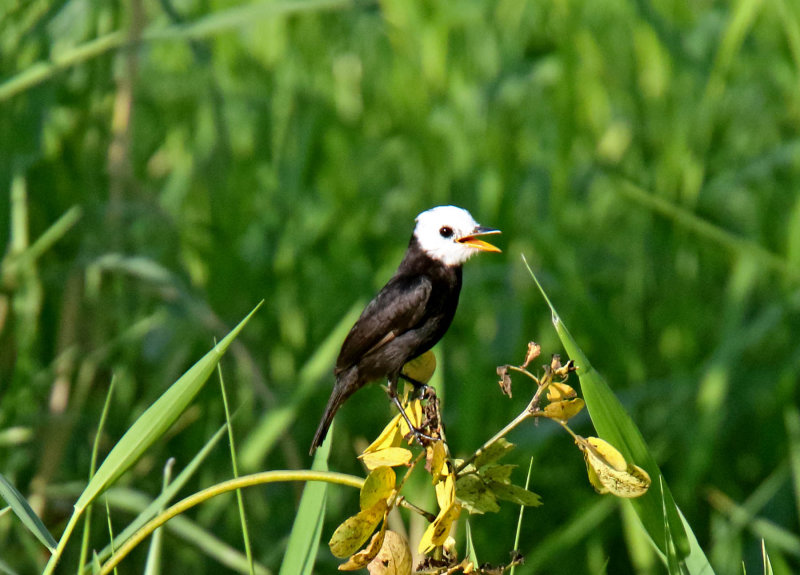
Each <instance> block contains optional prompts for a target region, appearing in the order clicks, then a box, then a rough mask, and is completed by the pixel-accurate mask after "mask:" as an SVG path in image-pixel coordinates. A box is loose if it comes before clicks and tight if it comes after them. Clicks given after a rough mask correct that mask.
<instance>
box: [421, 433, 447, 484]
mask: <svg viewBox="0 0 800 575" xmlns="http://www.w3.org/2000/svg"><path fill="white" fill-rule="evenodd" d="M425 457H426V463H425V468H426V469H427V470H428V472H429V473H430V474H431V477H432V479H433V484H434V485H436V483H437V482H438V481H439V480H440V479H441V476H442V474H444V473H447V467H446V466H445V463H446V462H447V450H446V449H445V446H444V441H441V440H440V441H434V442H433V443H432V444H430V445H428V447H426V448H425Z"/></svg>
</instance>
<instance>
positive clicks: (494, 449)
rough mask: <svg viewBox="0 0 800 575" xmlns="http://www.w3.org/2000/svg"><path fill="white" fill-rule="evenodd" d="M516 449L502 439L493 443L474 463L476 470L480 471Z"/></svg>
mask: <svg viewBox="0 0 800 575" xmlns="http://www.w3.org/2000/svg"><path fill="white" fill-rule="evenodd" d="M512 449H514V444H513V443H511V442H510V441H507V440H506V439H505V438H503V437H501V438H500V439H498V440H497V441H495V442H494V443H492V444H491V445H490V446H489V447H487V448H486V449H485V450H483V451H481V452H480V453H479V454H478V456H477V457H476V458H475V461H473V462H472V465H474V466H475V468H476V469H480V468H481V467H483V466H484V465H489V464H490V463H494V462H495V461H498V460H499V459H501V458H502V457H504V456H505V455H506V454H507V453H508V452H509V451H511V450H512Z"/></svg>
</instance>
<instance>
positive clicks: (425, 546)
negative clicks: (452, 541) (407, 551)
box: [418, 503, 461, 554]
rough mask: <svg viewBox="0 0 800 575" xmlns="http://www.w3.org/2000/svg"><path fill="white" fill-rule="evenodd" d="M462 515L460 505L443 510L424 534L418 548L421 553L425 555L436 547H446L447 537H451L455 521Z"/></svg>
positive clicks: (453, 505)
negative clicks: (451, 529)
mask: <svg viewBox="0 0 800 575" xmlns="http://www.w3.org/2000/svg"><path fill="white" fill-rule="evenodd" d="M460 514H461V506H460V505H459V504H458V503H453V504H452V505H450V506H449V507H447V508H446V509H442V510H441V511H440V512H439V515H437V516H436V519H434V521H433V523H431V524H430V525H428V528H427V529H426V530H425V533H423V534H422V539H420V542H419V547H418V550H419V552H420V553H423V554H425V553H430V552H431V551H433V549H434V548H435V547H439V546H441V545H444V542H445V541H446V540H447V536H448V535H450V528H451V527H452V526H453V521H455V520H456V519H458V516H459V515H460Z"/></svg>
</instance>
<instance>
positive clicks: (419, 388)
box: [399, 372, 429, 399]
mask: <svg viewBox="0 0 800 575" xmlns="http://www.w3.org/2000/svg"><path fill="white" fill-rule="evenodd" d="M399 375H400V378H401V379H404V380H405V381H407V382H408V383H410V384H411V385H413V386H414V391H415V392H416V393H417V398H418V399H424V397H425V394H426V393H427V392H428V389H429V386H428V384H427V383H422V382H421V381H417V380H416V379H414V378H413V377H410V376H408V375H406V374H405V373H402V372H400V374H399Z"/></svg>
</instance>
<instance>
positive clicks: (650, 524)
mask: <svg viewBox="0 0 800 575" xmlns="http://www.w3.org/2000/svg"><path fill="white" fill-rule="evenodd" d="M522 260H523V262H525V267H526V268H528V272H529V273H530V274H531V278H533V281H534V282H535V283H536V286H537V287H538V288H539V291H541V293H542V296H543V297H544V299H545V301H546V302H547V305H548V306H549V307H550V313H551V315H552V320H553V325H554V326H555V328H556V332H557V333H558V337H559V338H560V340H561V343H562V345H563V346H564V349H565V350H566V351H567V354H568V355H569V357H570V358H571V359H572V360H574V361H575V364H576V365H577V366H579V371H578V374H579V377H580V382H581V390H582V391H583V398H584V400H585V401H586V407H587V409H588V411H589V416H590V417H591V419H592V423H593V424H594V426H595V429H596V430H597V433H598V435H599V436H600V437H602V438H603V439H605V440H607V441H608V442H609V443H611V444H612V445H614V447H616V448H617V449H618V450H619V451H620V452H621V453H622V454H623V455H624V456H625V458H626V459H627V460H628V461H632V462H634V463H636V464H637V465H639V466H641V467H643V468H644V469H645V470H646V471H647V472H648V473H649V474H650V477H651V478H652V479H653V485H659V484H661V485H663V502H662V494H661V493H659V492H658V489H650V490H649V491H648V492H647V493H646V494H644V495H643V496H641V497H638V498H636V499H633V500H630V504H631V505H632V506H633V508H634V510H635V511H636V514H637V516H638V517H639V520H640V521H641V522H642V525H643V526H644V528H645V530H646V531H647V533H648V535H649V536H650V538H651V539H652V541H653V543H655V545H656V547H658V549H659V551H661V553H662V554H663V556H665V557H667V556H668V545H669V541H668V540H667V538H665V537H664V528H665V525H666V526H667V527H668V529H669V539H671V541H672V544H674V546H675V552H676V554H677V556H678V557H679V558H680V559H681V560H682V561H683V562H684V565H685V566H686V567H687V569H688V570H689V573H692V574H695V573H713V570H712V568H711V565H710V564H709V563H708V559H707V558H706V556H705V554H704V553H703V551H702V549H700V547H699V545H698V544H697V540H696V538H695V537H694V534H693V533H691V528H690V527H689V525H688V524H687V523H686V521H685V520H684V519H683V517H682V515H681V514H680V511H679V510H678V507H677V505H676V504H675V500H674V499H673V498H672V493H671V492H670V490H669V487H668V486H667V483H666V480H665V479H664V477H663V475H662V474H661V470H660V469H659V467H658V464H657V463H656V461H655V458H654V457H653V456H652V454H651V453H650V450H649V449H648V447H647V444H646V443H645V441H644V438H643V437H642V434H641V432H640V431H639V428H638V427H636V424H635V423H634V422H633V420H632V419H631V417H630V416H629V415H628V414H627V412H626V411H625V409H624V408H623V407H622V404H621V403H620V402H619V400H618V399H617V398H616V396H615V395H614V393H613V392H612V391H611V389H610V388H609V387H608V384H607V383H606V382H605V380H604V379H603V377H602V376H601V375H600V374H599V373H598V372H597V371H596V370H595V369H594V368H593V367H592V364H591V363H589V360H588V359H587V357H586V356H585V355H584V353H583V351H582V350H581V348H580V347H578V344H577V343H576V342H575V340H574V339H573V338H572V335H570V333H569V331H568V330H567V327H566V326H565V325H564V323H563V322H562V321H561V318H560V317H559V315H558V312H557V311H556V309H555V307H554V306H553V304H552V303H551V302H550V299H549V298H548V297H547V294H546V293H545V291H544V289H543V288H542V286H541V284H540V283H539V280H538V279H536V275H535V274H534V273H533V270H531V268H530V266H529V265H528V262H527V260H526V259H525V256H523V257H522ZM687 532H688V533H687ZM689 533H691V535H689Z"/></svg>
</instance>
